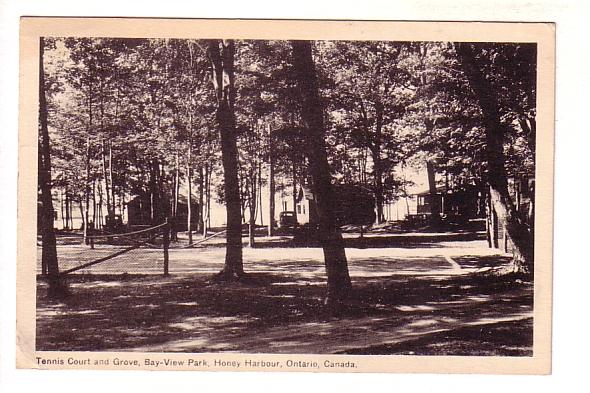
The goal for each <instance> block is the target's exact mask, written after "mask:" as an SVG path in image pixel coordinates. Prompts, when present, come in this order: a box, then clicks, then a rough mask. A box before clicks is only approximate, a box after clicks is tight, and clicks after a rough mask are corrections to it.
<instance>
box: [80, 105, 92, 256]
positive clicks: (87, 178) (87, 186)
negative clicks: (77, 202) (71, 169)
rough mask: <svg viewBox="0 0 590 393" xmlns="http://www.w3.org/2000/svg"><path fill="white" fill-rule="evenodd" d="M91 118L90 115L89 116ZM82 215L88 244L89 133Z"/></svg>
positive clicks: (85, 241) (88, 137) (85, 239)
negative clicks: (84, 203)
mask: <svg viewBox="0 0 590 393" xmlns="http://www.w3.org/2000/svg"><path fill="white" fill-rule="evenodd" d="M90 118H92V116H90ZM84 198H85V202H86V205H85V206H84V215H83V217H82V221H83V225H84V243H85V244H88V214H89V213H88V211H89V210H90V134H88V136H87V137H86V179H85V185H84Z"/></svg>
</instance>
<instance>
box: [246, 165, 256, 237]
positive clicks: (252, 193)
mask: <svg viewBox="0 0 590 393" xmlns="http://www.w3.org/2000/svg"><path fill="white" fill-rule="evenodd" d="M248 180H249V183H250V184H249V187H248V196H249V198H248V199H249V201H248V210H249V215H250V217H249V220H248V245H249V246H250V247H254V232H255V229H256V205H257V203H258V202H257V201H258V197H257V194H256V167H254V168H253V169H251V170H250V176H249V179H248Z"/></svg>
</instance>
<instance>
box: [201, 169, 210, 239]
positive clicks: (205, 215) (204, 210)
mask: <svg viewBox="0 0 590 393" xmlns="http://www.w3.org/2000/svg"><path fill="white" fill-rule="evenodd" d="M209 196H210V194H209V163H205V193H204V197H205V200H204V201H203V206H202V207H201V210H202V215H203V228H202V229H203V238H206V237H207V228H208V226H209Z"/></svg>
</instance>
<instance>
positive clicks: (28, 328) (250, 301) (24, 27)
mask: <svg viewBox="0 0 590 393" xmlns="http://www.w3.org/2000/svg"><path fill="white" fill-rule="evenodd" d="M70 21H71V22H72V23H69V22H70ZM79 21H80V20H77V19H70V20H68V19H67V18H66V19H63V20H60V19H59V18H53V19H52V18H24V19H23V20H22V21H21V42H22V43H23V44H26V46H24V47H23V48H21V82H23V79H26V80H27V81H26V82H25V83H24V84H23V85H21V89H22V90H21V92H22V94H21V103H22V102H25V101H26V105H25V108H28V109H29V110H28V111H24V110H23V111H22V112H21V125H20V127H21V128H20V132H21V136H20V137H21V141H22V140H23V138H24V139H25V140H26V141H28V144H26V143H25V144H21V163H20V165H21V169H22V168H23V166H25V167H26V168H27V170H26V172H21V176H22V175H25V177H24V178H25V179H26V181H23V180H22V178H21V183H20V185H19V187H20V189H19V205H20V208H19V266H18V269H19V270H18V273H19V289H20V290H21V294H20V299H17V300H18V308H19V312H20V314H19V315H20V316H21V318H20V321H19V325H18V329H19V334H20V335H19V338H20V339H21V340H23V342H24V343H25V344H24V345H22V346H21V348H20V352H19V359H20V365H21V367H26V368H29V367H33V368H87V369H90V368H98V369H113V368H115V369H116V368H125V369H128V368H131V369H133V368H138V369H155V370H162V369H183V370H184V369H188V370H211V371H217V370H232V371H244V370H262V371H320V372H371V371H381V372H383V371H388V372H394V371H399V370H402V369H404V367H406V369H407V370H412V371H430V372H440V371H449V372H461V371H462V370H463V371H466V370H468V369H469V368H468V367H472V368H473V369H475V370H479V372H492V373H494V372H498V373H537V374H543V373H547V372H549V370H550V368H549V367H550V353H551V341H550V327H551V265H552V261H551V247H552V244H551V236H552V189H553V178H552V166H553V162H552V159H553V157H552V149H553V106H552V103H553V83H552V81H553V73H554V64H553V61H554V60H553V59H554V48H553V45H554V31H553V27H552V25H550V24H501V23H494V24H489V25H488V26H482V24H479V26H478V27H477V28H475V27H474V29H473V31H471V30H469V29H466V28H465V27H466V25H469V24H462V25H461V24H460V23H448V24H436V23H427V22H423V23H421V24H420V23H414V24H413V25H412V24H410V25H404V23H397V24H396V23H372V22H357V23H358V24H360V25H361V26H360V27H363V28H364V29H362V28H359V26H353V24H351V23H349V22H322V21H316V22H309V21H308V22H301V21H299V22H297V21H231V20H225V21H211V20H209V21H203V20H191V21H184V22H186V23H187V24H182V23H181V22H180V21H172V20H169V21H167V22H165V21H162V20H141V21H138V20H124V19H119V20H113V21H108V20H101V19H98V20H94V21H92V23H91V26H94V27H95V29H94V30H92V29H90V30H84V31H85V32H89V33H88V34H76V27H75V26H76V25H77V23H78V22H79ZM111 22H112V24H109V23H111ZM124 23H128V24H130V25H134V24H136V23H137V24H139V25H140V27H141V26H150V29H145V31H146V33H145V34H144V35H142V34H138V32H140V33H141V31H142V30H141V29H140V28H134V29H133V30H132V31H131V32H130V34H127V35H125V34H121V31H123V32H124V28H123V27H121V26H122V25H123V24H124ZM157 23H168V24H172V25H174V24H176V25H177V26H178V28H179V29H178V31H176V32H175V33H174V34H166V32H167V31H169V30H166V29H162V30H161V31H159V32H158V33H157V34H154V31H156V30H157V26H159V25H158V24H157ZM417 24H420V25H422V26H424V29H423V31H427V33H425V34H421V35H417V34H413V33H412V32H413V31H415V30H414V29H413V28H412V27H413V26H414V25H417ZM111 25H113V26H114V29H112V30H110V29H109V26H111ZM56 26H57V27H56ZM60 26H62V27H60ZM63 26H66V27H65V28H63ZM189 26H201V27H200V29H201V30H199V29H194V30H190V29H189V28H188V27H189ZM351 26H352V27H351ZM151 27H153V29H152V28H151ZM224 27H227V30H226V31H224ZM414 27H415V26H414ZM428 28H430V30H428ZM122 29H123V30H122ZM256 29H258V30H256ZM130 30H131V29H130ZM400 30H401V31H404V32H405V33H404V34H397V35H396V33H392V32H399V31H400ZM187 31H188V32H189V33H187ZM191 31H192V32H191ZM256 31H259V32H260V33H256ZM277 31H278V32H279V33H277ZM281 31H287V32H288V33H283V34H282V33H280V32H281ZM375 31H376V32H378V33H375ZM428 31H431V33H428ZM359 32H362V33H359ZM379 32H382V33H379ZM494 37H497V38H496V39H494ZM531 37H533V39H531ZM25 54H26V56H25ZM23 64H24V66H23ZM21 108H23V107H21ZM21 110H22V109H21ZM23 135H26V136H23ZM35 141H36V145H35ZM22 146H25V149H24V150H22V149H23V148H22ZM23 153H24V155H23ZM22 160H26V162H23V161H22ZM27 176H28V177H27ZM23 211H24V213H23V214H24V215H21V212H23ZM35 228H36V230H35ZM88 353H90V354H91V355H92V356H88ZM375 355H379V356H375ZM400 364H401V365H402V366H399V365H400ZM403 364H405V365H403ZM470 364H471V366H467V365H470ZM478 364H481V366H479V368H478V366H477V365H478ZM496 366H497V367H496ZM519 367H520V368H519Z"/></svg>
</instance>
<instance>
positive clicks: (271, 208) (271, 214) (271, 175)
mask: <svg viewBox="0 0 590 393" xmlns="http://www.w3.org/2000/svg"><path fill="white" fill-rule="evenodd" d="M271 132H272V131H271V129H270V127H269V129H268V134H269V136H268V140H269V149H268V151H269V157H268V161H269V165H268V194H269V195H268V197H269V201H268V236H273V235H274V223H275V155H274V152H273V148H274V146H273V140H272V133H271Z"/></svg>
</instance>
